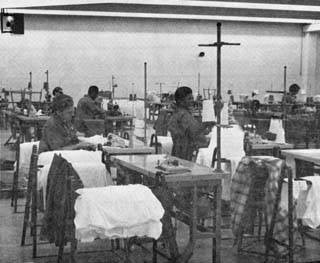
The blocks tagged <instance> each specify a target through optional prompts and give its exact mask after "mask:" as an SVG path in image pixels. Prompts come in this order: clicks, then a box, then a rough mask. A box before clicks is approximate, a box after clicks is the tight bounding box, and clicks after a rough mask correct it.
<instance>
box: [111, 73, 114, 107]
mask: <svg viewBox="0 0 320 263" xmlns="http://www.w3.org/2000/svg"><path fill="white" fill-rule="evenodd" d="M113 80H114V76H113V75H112V76H111V88H112V101H113V100H114V83H113Z"/></svg>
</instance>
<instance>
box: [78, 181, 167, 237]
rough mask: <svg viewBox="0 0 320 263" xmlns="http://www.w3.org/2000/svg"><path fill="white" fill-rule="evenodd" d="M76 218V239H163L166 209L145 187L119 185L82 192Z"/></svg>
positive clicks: (83, 190) (79, 192) (79, 191)
mask: <svg viewBox="0 0 320 263" xmlns="http://www.w3.org/2000/svg"><path fill="white" fill-rule="evenodd" d="M77 193H78V194H80V196H79V197H78V198H77V199H76V202H75V206H74V209H75V211H76V216H75V219H74V223H75V227H76V238H77V239H78V240H81V241H85V242H86V241H87V242H88V241H93V240H94V239H95V238H97V237H100V238H126V237H132V236H140V237H142V236H148V237H152V238H155V239H157V238H159V237H160V235H161V232H162V223H161V222H160V219H161V218H162V217H163V214H164V209H163V207H162V205H161V203H160V201H159V200H158V199H157V198H156V197H155V196H154V194H153V193H152V192H151V190H150V189H149V188H148V187H146V186H144V185H139V184H135V185H116V186H107V187H99V188H89V189H78V190H77Z"/></svg>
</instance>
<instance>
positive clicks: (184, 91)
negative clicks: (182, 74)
mask: <svg viewBox="0 0 320 263" xmlns="http://www.w3.org/2000/svg"><path fill="white" fill-rule="evenodd" d="M188 94H192V89H191V88H189V87H187V86H182V87H179V88H177V90H176V92H175V93H174V99H175V101H176V102H177V103H178V102H179V101H181V100H183V99H184V98H185V97H187V95H188Z"/></svg>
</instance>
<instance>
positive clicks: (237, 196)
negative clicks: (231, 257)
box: [231, 156, 289, 254]
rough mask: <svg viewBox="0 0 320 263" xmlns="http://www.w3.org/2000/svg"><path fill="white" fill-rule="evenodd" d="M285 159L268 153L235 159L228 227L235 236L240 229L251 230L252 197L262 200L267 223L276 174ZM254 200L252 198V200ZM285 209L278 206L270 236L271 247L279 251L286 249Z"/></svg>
mask: <svg viewBox="0 0 320 263" xmlns="http://www.w3.org/2000/svg"><path fill="white" fill-rule="evenodd" d="M284 166H285V162H284V161H283V160H281V159H278V158H274V157H270V156H255V157H254V156H246V157H243V158H242V160H241V162H240V163H239V165H238V167H237V170H236V173H235V175H234V177H233V179H232V182H231V210H232V230H233V233H234V236H235V238H236V240H237V239H238V238H239V237H240V235H241V234H242V233H250V232H253V226H254V220H255V216H256V214H257V206H256V207H254V205H253V202H252V201H253V200H255V201H257V200H258V201H259V200H261V202H263V203H264V205H265V210H266V213H267V218H268V220H267V221H268V225H269V226H270V223H271V218H272V212H273V210H274V204H275V201H276V194H277V191H278V184H279V178H280V176H281V171H282V169H284ZM255 203H256V202H255ZM288 227H289V225H288V211H284V210H283V209H281V208H280V206H279V208H278V211H277V216H276V222H275V227H274V231H273V237H272V238H273V240H275V241H276V243H275V244H274V245H273V246H272V248H273V249H276V251H277V252H278V253H280V254H284V253H286V251H287V245H288V234H289V232H288V231H289V229H288Z"/></svg>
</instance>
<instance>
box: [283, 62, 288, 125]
mask: <svg viewBox="0 0 320 263" xmlns="http://www.w3.org/2000/svg"><path fill="white" fill-rule="evenodd" d="M286 95H287V66H284V67H283V104H282V107H283V128H285V123H286V118H287V107H286Z"/></svg>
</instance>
